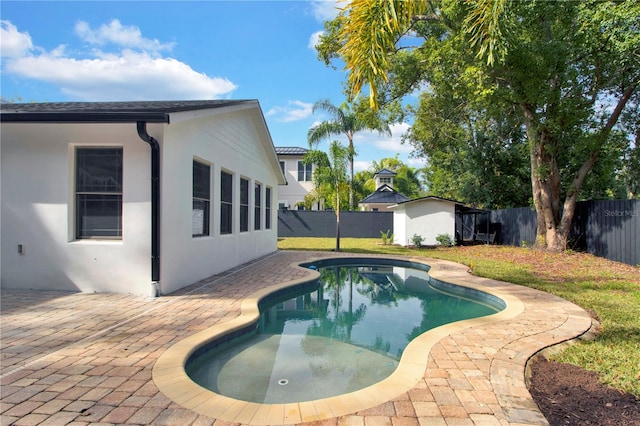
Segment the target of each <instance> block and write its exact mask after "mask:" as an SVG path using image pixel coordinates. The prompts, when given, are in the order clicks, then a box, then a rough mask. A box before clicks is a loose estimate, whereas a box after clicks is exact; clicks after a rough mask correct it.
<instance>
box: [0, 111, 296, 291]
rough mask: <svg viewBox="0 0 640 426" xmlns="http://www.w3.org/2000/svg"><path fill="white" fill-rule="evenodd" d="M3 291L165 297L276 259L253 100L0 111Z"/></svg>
mask: <svg viewBox="0 0 640 426" xmlns="http://www.w3.org/2000/svg"><path fill="white" fill-rule="evenodd" d="M0 116H1V119H2V128H1V134H0V136H1V142H0V144H1V145H0V148H1V149H0V151H1V162H2V164H1V165H2V170H1V175H0V176H1V180H0V182H1V186H2V188H1V190H2V208H1V224H2V234H1V254H2V256H1V269H0V276H1V285H2V287H4V288H24V289H53V290H69V291H83V292H120V293H133V294H139V295H150V294H151V295H155V294H158V293H165V294H166V293H171V292H173V291H176V290H178V289H180V288H182V287H185V286H187V285H190V284H192V283H194V282H197V281H199V280H201V279H203V278H206V277H209V276H211V275H215V274H217V273H220V272H222V271H225V270H228V269H230V268H233V267H235V266H237V265H240V264H242V263H244V262H247V261H250V260H252V259H256V258H258V257H260V256H263V255H265V254H268V253H270V252H274V251H275V250H277V204H276V203H277V200H278V194H277V191H278V185H279V184H283V183H285V179H284V176H283V174H282V171H281V169H280V166H279V164H278V159H277V156H276V153H275V149H274V146H273V142H272V140H271V136H270V134H269V130H268V128H267V125H266V122H265V120H264V116H263V114H262V110H261V108H260V105H259V103H258V101H256V100H223V101H167V102H161V101H153V102H99V103H92V102H88V103H87V102H72V103H31V104H3V105H2V111H1V114H0Z"/></svg>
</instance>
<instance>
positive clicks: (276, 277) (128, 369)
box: [0, 251, 591, 426]
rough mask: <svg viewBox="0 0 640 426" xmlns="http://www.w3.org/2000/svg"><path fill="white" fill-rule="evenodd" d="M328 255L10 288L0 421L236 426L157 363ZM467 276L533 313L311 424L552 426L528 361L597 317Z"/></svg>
mask: <svg viewBox="0 0 640 426" xmlns="http://www.w3.org/2000/svg"><path fill="white" fill-rule="evenodd" d="M338 255H340V256H345V255H348V254H338ZM327 256H336V254H335V253H320V252H295V251H279V252H276V253H274V254H271V255H268V256H265V257H263V258H261V259H258V260H256V261H254V262H251V263H249V264H246V265H242V266H240V267H238V268H235V269H232V270H230V271H227V272H226V273H224V274H220V275H217V276H214V277H211V278H209V279H206V280H203V281H201V282H199V283H196V284H194V285H192V286H190V287H187V288H185V289H182V290H180V291H179V292H176V293H173V294H170V295H166V296H161V297H159V298H156V299H148V298H143V297H136V296H131V295H120V294H83V293H65V292H56V291H18V290H3V291H2V307H1V317H0V318H1V335H0V336H1V370H0V377H1V381H0V400H1V402H0V424H1V425H3V426H4V425H67V424H69V425H107V424H124V425H147V424H153V425H179V426H183V425H211V424H215V425H224V424H229V423H227V422H224V421H221V420H217V419H213V418H208V417H205V416H203V415H199V414H197V413H195V412H193V411H190V410H187V409H185V408H183V407H181V406H180V405H179V404H176V403H174V402H173V401H171V400H170V399H168V398H167V397H166V396H164V395H163V394H162V393H161V392H160V391H159V390H158V388H157V387H156V386H155V384H154V382H153V380H152V374H151V372H152V368H153V365H154V362H155V361H156V360H157V359H158V357H160V355H161V354H162V353H163V352H164V351H165V350H166V349H167V348H169V347H171V346H172V345H173V344H175V343H177V342H178V341H180V340H182V339H183V338H185V337H187V336H189V335H191V334H193V333H196V332H198V331H201V330H203V329H206V328H208V327H211V326H213V325H215V324H219V323H221V322H223V321H227V320H230V319H232V318H235V317H237V316H238V315H239V313H240V312H239V309H240V303H241V300H242V299H243V298H245V297H247V296H248V295H250V294H251V293H253V292H255V291H257V290H259V289H262V288H264V287H267V286H270V285H273V284H277V283H280V282H284V281H289V280H292V279H298V278H301V277H304V276H305V274H306V272H305V271H304V270H301V269H299V268H295V267H293V266H292V264H293V263H294V262H302V261H305V260H308V259H310V258H316V257H327ZM450 265H451V269H452V270H455V269H456V268H458V269H459V268H460V267H459V266H455V264H450ZM468 279H469V280H479V281H481V282H482V285H484V286H487V287H489V288H492V287H495V288H499V289H500V291H502V292H509V293H510V294H512V295H514V296H516V297H517V298H518V299H519V300H520V301H522V303H523V306H524V310H523V312H522V313H521V314H519V315H518V316H517V317H515V318H513V319H508V320H504V321H501V322H498V323H489V324H480V325H474V326H471V327H468V328H465V329H463V330H459V331H456V332H453V333H452V334H450V335H448V336H445V337H443V338H442V339H441V340H439V341H438V342H437V343H436V344H435V345H434V346H433V347H432V349H431V351H430V352H429V353H425V357H426V358H427V362H426V366H427V367H426V370H425V374H424V377H423V379H422V380H421V381H420V382H419V384H418V385H417V386H415V387H414V388H412V389H410V390H409V391H408V392H406V393H405V394H403V395H401V396H399V397H398V398H395V399H394V400H392V401H388V402H386V403H383V404H380V405H377V406H374V407H371V408H369V409H366V410H363V411H360V412H356V413H352V414H350V415H346V416H341V417H333V418H323V419H316V420H315V421H313V422H310V423H309V424H316V425H363V426H364V425H367V426H369V425H525V424H526V425H531V424H533V425H544V424H547V422H546V420H545V419H544V417H543V416H542V415H541V414H540V412H539V411H538V409H537V407H536V405H535V403H534V401H533V400H532V398H531V396H530V394H529V392H528V391H527V389H526V386H525V383H524V375H525V365H526V362H527V360H528V359H529V358H530V357H531V356H532V355H533V354H534V353H536V352H537V351H538V350H539V349H542V348H544V347H546V346H549V345H552V344H555V343H559V342H562V341H564V340H567V339H571V338H573V337H576V336H578V335H580V334H582V333H584V332H585V331H586V330H588V328H589V327H590V324H591V322H590V318H589V316H588V315H587V313H586V312H585V311H584V310H582V309H580V308H579V307H577V306H575V305H573V304H571V303H569V302H567V301H564V300H562V299H560V298H558V297H555V296H552V295H549V294H546V293H542V292H539V291H536V290H532V289H528V288H525V287H520V286H515V285H511V284H505V283H501V282H497V281H492V280H485V279H479V278H477V277H472V276H469V278H468Z"/></svg>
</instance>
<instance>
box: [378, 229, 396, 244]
mask: <svg viewBox="0 0 640 426" xmlns="http://www.w3.org/2000/svg"><path fill="white" fill-rule="evenodd" d="M380 237H381V238H382V244H383V245H385V246H388V245H389V244H393V233H392V232H391V229H387V232H382V231H380Z"/></svg>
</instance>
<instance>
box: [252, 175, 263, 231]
mask: <svg viewBox="0 0 640 426" xmlns="http://www.w3.org/2000/svg"><path fill="white" fill-rule="evenodd" d="M253 198H254V201H253V206H254V215H253V229H255V230H256V231H257V230H259V229H260V225H261V223H260V222H261V221H260V219H261V216H262V185H260V184H259V183H256V185H255V188H254V197H253Z"/></svg>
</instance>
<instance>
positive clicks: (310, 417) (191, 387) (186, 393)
mask: <svg viewBox="0 0 640 426" xmlns="http://www.w3.org/2000/svg"><path fill="white" fill-rule="evenodd" d="M358 257H362V258H369V257H371V258H379V257H380V256H366V255H358ZM385 258H390V259H397V260H403V261H407V260H408V261H413V262H417V263H421V264H425V265H429V266H430V268H431V269H430V271H429V274H430V275H431V276H433V277H434V278H436V279H439V280H442V281H445V282H449V283H451V284H456V285H460V286H463V287H470V288H474V289H477V290H480V291H484V292H486V293H489V294H492V295H494V296H496V297H499V298H500V299H502V300H504V302H505V304H506V307H505V309H504V310H503V311H500V312H498V313H495V314H492V315H489V316H485V317H481V318H475V319H470V320H465V321H460V322H456V323H452V324H447V325H444V326H440V327H438V328H435V329H432V330H430V331H428V332H426V333H423V334H422V335H420V336H418V337H417V338H416V339H414V340H413V341H412V342H411V343H410V344H409V346H407V348H406V349H405V351H404V354H403V356H402V359H401V360H400V363H399V366H398V368H397V369H396V371H395V372H394V373H393V374H391V375H390V376H389V377H387V378H386V379H384V380H382V381H381V382H378V383H376V384H374V385H372V386H369V387H367V388H364V389H361V390H359V391H355V392H351V393H348V394H343V395H339V396H335V397H330V398H325V399H320V400H314V401H307V402H300V403H290V404H257V403H251V402H246V401H240V400H235V399H232V398H228V397H224V396H221V395H219V394H216V393H214V392H212V391H209V390H207V389H205V388H203V387H201V386H199V385H197V384H196V383H195V382H193V381H192V380H191V379H190V378H189V377H188V376H187V374H186V372H185V370H184V366H185V364H186V362H187V360H188V359H189V357H190V356H191V355H192V354H193V352H194V351H195V350H196V349H197V348H198V347H201V346H203V345H206V344H207V343H209V342H211V341H213V340H215V339H218V338H219V337H220V336H223V335H226V334H228V333H231V332H233V331H235V330H239V329H241V328H242V327H245V326H247V325H248V324H251V323H252V322H255V321H256V320H257V318H258V316H259V310H258V304H259V302H260V300H262V299H263V298H264V297H265V296H267V295H269V294H271V293H273V292H274V291H277V290H280V289H283V288H287V287H291V286H294V285H296V284H302V283H305V282H308V281H309V280H312V279H314V278H315V277H316V276H317V275H318V272H317V271H314V270H311V269H307V268H302V267H301V266H299V264H300V263H309V262H310V261H313V259H308V260H305V261H304V262H296V263H295V264H292V265H291V266H293V267H295V268H301V269H305V271H306V276H305V277H303V278H299V279H296V280H291V281H286V282H283V283H280V284H276V285H273V286H269V287H267V288H264V289H262V290H259V291H257V292H255V293H253V294H251V295H250V296H249V297H247V298H245V299H243V301H242V303H241V312H240V315H239V316H238V317H236V318H234V319H232V320H230V321H227V322H225V323H222V324H218V325H215V326H213V327H210V328H208V329H206V330H203V331H201V332H199V333H196V334H194V335H191V336H189V337H187V338H185V339H183V340H181V341H180V342H178V343H176V344H175V345H174V346H172V347H170V348H169V349H168V350H167V351H166V352H164V353H163V354H162V355H161V356H160V358H159V359H158V360H157V362H156V364H155V365H154V367H153V372H152V377H153V381H154V383H155V384H156V386H157V387H158V388H159V389H160V391H161V392H162V393H163V394H165V395H166V396H167V397H168V398H170V399H171V400H173V401H174V402H176V403H178V404H180V405H182V406H183V407H185V408H187V409H190V410H192V411H194V412H196V413H198V414H202V415H205V416H208V417H213V418H216V419H220V420H224V421H229V422H233V423H242V424H252V425H270V424H283V423H284V424H291V423H301V422H308V421H317V420H323V419H327V418H333V417H338V416H343V415H347V414H350V413H356V412H358V411H362V410H366V409H368V408H371V407H374V406H377V405H380V404H382V403H384V402H387V401H390V400H393V399H394V398H397V397H398V396H399V395H401V394H403V393H406V392H408V391H409V390H411V389H412V388H413V387H415V386H416V385H417V384H418V383H419V382H420V380H422V379H423V377H424V375H425V371H426V368H427V361H428V359H429V353H430V351H431V349H432V347H433V346H434V345H435V344H436V343H438V342H439V341H440V340H441V339H443V338H444V337H446V336H449V335H450V334H452V333H454V332H456V331H460V330H463V329H465V328H469V327H473V326H481V325H485V324H490V323H497V322H500V321H504V320H508V319H512V318H515V317H517V316H518V315H520V314H521V313H522V312H523V311H524V310H525V305H524V303H523V302H522V301H521V300H520V299H519V298H518V297H517V296H515V295H514V294H512V292H510V291H509V290H513V287H518V286H515V285H513V284H509V283H502V282H499V281H494V280H487V279H483V278H478V277H475V276H473V275H471V274H469V273H468V272H467V269H468V268H467V267H466V266H464V265H460V264H455V263H452V262H448V261H441V260H436V259H426V258H413V257H406V256H385ZM322 259H323V260H325V259H327V258H325V257H323V258H322ZM488 284H490V286H488ZM523 379H524V375H523ZM496 393H497V394H499V392H496Z"/></svg>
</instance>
